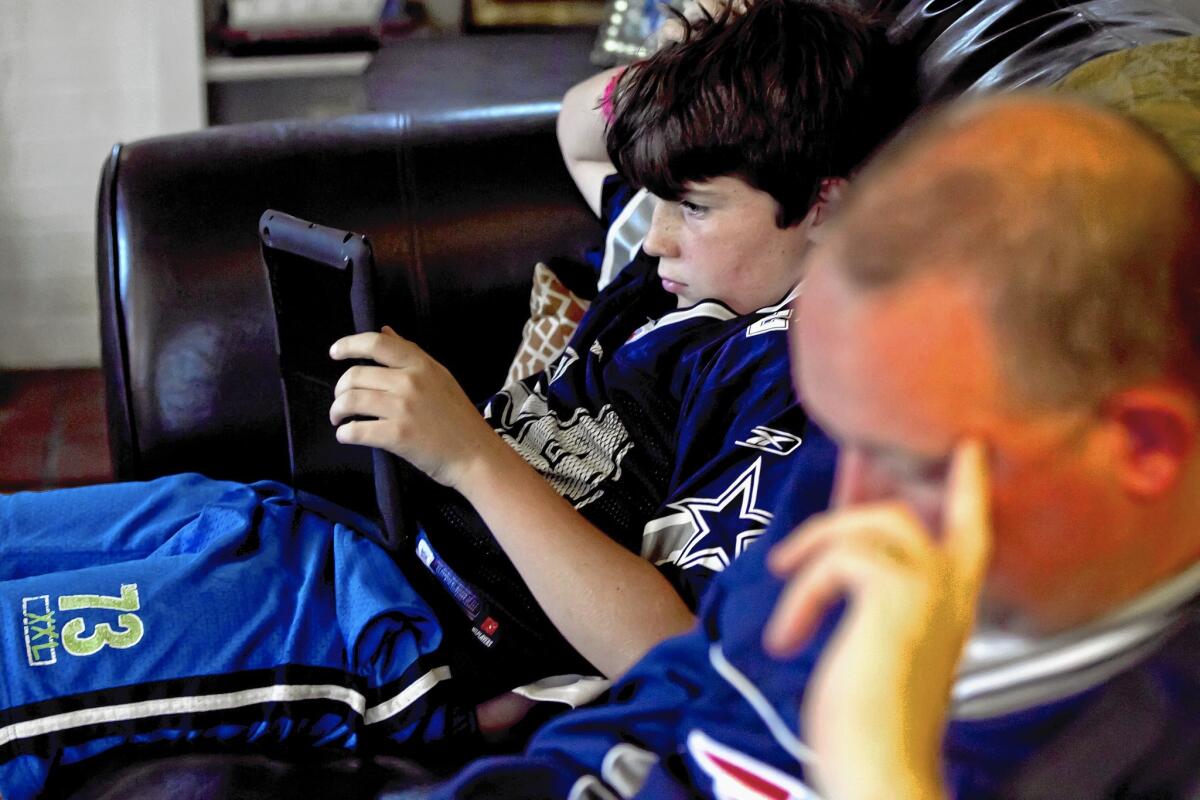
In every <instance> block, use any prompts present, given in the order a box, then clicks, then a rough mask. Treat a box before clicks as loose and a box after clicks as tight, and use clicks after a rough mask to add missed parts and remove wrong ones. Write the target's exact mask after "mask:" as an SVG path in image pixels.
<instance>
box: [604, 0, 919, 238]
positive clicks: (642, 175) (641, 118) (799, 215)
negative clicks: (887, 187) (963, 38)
mask: <svg viewBox="0 0 1200 800" xmlns="http://www.w3.org/2000/svg"><path fill="white" fill-rule="evenodd" d="M746 5H747V7H746V9H745V11H744V12H743V13H733V12H732V11H731V10H730V7H726V8H725V9H724V10H723V11H722V12H721V13H720V14H719V15H718V16H717V17H715V18H713V17H708V16H705V17H702V18H700V19H699V20H696V21H692V22H688V21H684V24H685V27H686V32H685V35H684V37H683V39H682V41H680V42H678V43H675V44H671V45H668V46H666V47H664V48H663V49H661V50H659V51H658V52H657V53H655V54H654V55H653V56H651V57H650V58H648V59H647V60H645V61H642V62H639V63H637V64H634V65H632V66H631V67H630V68H629V69H627V70H626V71H625V72H624V73H623V74H622V75H621V78H620V80H619V81H618V83H617V86H616V90H615V91H614V94H613V112H614V114H613V119H612V122H611V124H610V125H609V128H608V134H607V136H608V139H607V145H608V153H609V156H610V158H611V159H612V162H613V164H615V165H616V167H617V169H618V170H619V171H620V172H621V174H622V175H623V176H624V177H625V178H626V179H627V180H629V181H630V182H632V183H633V184H635V185H637V186H644V187H646V188H647V189H649V190H650V191H651V192H653V193H654V194H656V195H658V196H659V197H662V198H664V199H667V200H678V199H679V198H680V197H681V196H682V195H683V193H684V185H685V184H687V183H688V182H692V181H702V180H706V179H709V178H715V177H719V176H722V175H733V176H736V177H740V178H742V179H743V180H745V181H746V182H747V183H748V184H750V185H751V186H753V187H754V188H756V189H760V190H762V191H765V192H767V193H768V194H770V195H771V196H772V197H774V198H775V200H776V202H777V203H778V205H779V210H778V215H777V218H776V224H777V225H778V226H779V227H780V228H786V227H788V226H790V225H793V224H795V223H797V222H799V221H800V220H802V219H803V218H804V215H805V214H806V213H807V212H808V209H809V207H810V206H811V205H812V204H813V202H814V201H815V200H816V198H817V194H818V191H819V189H820V182H821V180H822V179H823V178H826V177H838V176H843V177H844V176H846V175H848V174H849V173H850V171H851V170H852V169H853V168H854V167H855V166H857V165H858V163H859V162H860V161H862V160H863V159H864V158H865V157H866V156H867V155H868V154H869V153H870V152H871V151H872V150H874V149H875V148H876V147H877V146H878V145H879V144H880V143H881V142H882V141H883V140H884V139H885V138H886V137H887V136H888V135H889V134H890V133H891V132H892V131H893V130H895V129H896V128H897V127H898V126H899V124H900V123H901V121H903V119H904V117H905V116H906V115H907V114H908V113H909V111H910V110H911V109H912V107H913V105H914V102H915V101H914V98H915V89H916V82H915V71H914V69H913V66H912V61H911V59H909V58H908V57H907V55H906V54H905V53H904V52H902V51H900V50H899V49H897V48H894V47H892V46H891V45H889V44H888V42H887V40H886V38H885V36H884V34H883V31H882V29H881V28H880V27H879V26H877V25H876V24H874V23H873V22H871V21H870V20H869V19H867V18H866V17H864V16H863V15H862V14H860V13H859V12H857V11H855V10H853V9H851V8H848V7H846V6H843V5H839V4H837V3H833V2H817V1H816V0H749V2H748V3H747V4H746Z"/></svg>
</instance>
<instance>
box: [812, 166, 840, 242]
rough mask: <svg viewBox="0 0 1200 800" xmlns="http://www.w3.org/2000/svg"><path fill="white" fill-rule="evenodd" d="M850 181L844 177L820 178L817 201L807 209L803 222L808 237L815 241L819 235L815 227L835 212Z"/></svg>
mask: <svg viewBox="0 0 1200 800" xmlns="http://www.w3.org/2000/svg"><path fill="white" fill-rule="evenodd" d="M849 185H850V183H849V181H847V180H846V179H845V178H822V179H821V188H820V190H819V191H818V192H817V201H816V202H815V203H813V204H812V207H811V208H810V209H808V214H807V215H806V216H805V222H807V223H808V230H809V236H808V238H809V239H810V240H811V241H813V242H817V241H819V239H820V235H819V234H818V232H817V230H816V229H817V228H819V227H820V226H821V224H822V223H824V222H825V221H826V220H828V219H829V218H830V216H831V215H833V214H835V213H837V209H838V206H839V205H840V204H841V202H842V197H843V196H844V195H845V194H846V187H847V186H849Z"/></svg>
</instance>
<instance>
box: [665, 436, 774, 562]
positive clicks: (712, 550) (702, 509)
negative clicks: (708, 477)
mask: <svg viewBox="0 0 1200 800" xmlns="http://www.w3.org/2000/svg"><path fill="white" fill-rule="evenodd" d="M761 468H762V459H761V458H756V459H755V460H754V463H753V464H751V465H750V466H749V467H747V468H746V470H745V471H744V472H743V473H742V474H741V475H738V476H737V477H736V478H734V480H733V483H731V484H729V487H728V488H727V489H725V491H723V492H721V494H720V495H718V496H717V497H689V498H688V499H686V500H680V501H679V502H677V503H671V504H669V505H668V506H667V507H668V508H672V509H675V510H677V511H682V512H683V513H685V514H687V515H688V517H689V518H690V520H691V524H692V527H693V528H694V533H692V535H691V538H689V539H688V541H687V544H685V545H684V546H683V549H682V550H681V551H680V553H679V557H678V558H677V559H675V563H676V564H678V565H679V567H680V568H682V569H687V568H688V567H689V566H693V565H695V564H697V563H701V562H710V563H707V564H704V566H708V567H709V568H710V569H715V570H721V569H724V568H725V567H727V566H729V563H730V561H731V559H730V557H729V554H728V553H727V552H726V551H725V548H724V547H722V546H721V545H719V544H718V545H716V546H714V547H708V548H703V549H701V548H700V545H701V544H703V543H704V540H705V538H706V537H707V536H708V534H709V533H711V532H712V526H711V525H710V524H709V517H710V516H711V515H714V514H716V515H726V514H731V512H736V514H737V522H735V523H734V524H738V525H740V524H743V523H752V525H751V526H750V527H744V528H743V529H742V530H741V531H740V532H739V533H737V534H736V536H735V539H734V550H735V552H734V557H735V558H736V557H737V556H739V555H741V553H742V552H743V551H744V550H745V549H746V547H747V546H748V545H749V544H750V543H751V542H753V541H754V540H755V539H757V538H758V537H759V536H761V535H762V534H763V527H764V526H765V525H766V524H767V523H769V522H770V521H771V513H770V512H769V511H764V510H763V509H761V508H758V479H759V473H760V472H761ZM723 527H727V526H723ZM712 562H716V563H712Z"/></svg>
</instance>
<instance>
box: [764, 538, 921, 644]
mask: <svg viewBox="0 0 1200 800" xmlns="http://www.w3.org/2000/svg"><path fill="white" fill-rule="evenodd" d="M903 574H908V573H907V571H906V570H901V571H899V572H898V571H897V568H896V564H895V562H894V561H893V560H892V559H891V558H890V557H889V556H888V555H887V554H885V553H882V552H880V551H878V550H876V549H874V548H873V547H871V546H870V545H869V544H864V543H854V544H850V543H845V544H842V545H841V546H839V547H837V548H832V549H829V550H826V551H824V552H823V553H822V554H821V556H820V557H818V558H816V559H815V560H814V561H813V562H812V563H811V564H809V565H808V568H807V569H806V570H805V571H804V572H803V573H801V574H800V575H798V576H796V577H795V578H793V579H792V580H791V581H790V582H789V583H788V585H787V587H786V588H785V589H784V590H783V593H782V594H781V595H780V596H779V600H778V601H777V602H776V604H775V610H774V611H773V612H771V618H770V619H769V620H767V624H766V627H765V628H764V629H763V647H764V648H765V649H766V650H767V652H768V653H770V654H772V655H775V656H785V655H788V654H790V653H793V652H795V651H796V650H798V649H799V648H800V647H801V646H803V644H804V643H805V642H807V641H808V640H809V639H810V638H811V637H812V635H813V632H814V631H815V630H816V628H817V626H818V625H819V624H820V622H821V620H822V619H824V617H825V614H826V612H828V611H829V609H830V608H831V607H832V606H833V604H834V603H836V602H837V601H838V600H840V599H841V598H843V597H845V598H847V599H848V601H849V602H850V603H853V602H855V600H856V597H858V596H860V595H861V593H862V592H863V591H866V590H873V591H880V592H885V593H886V592H888V589H889V587H890V586H892V585H893V584H894V580H895V578H896V576H898V575H903Z"/></svg>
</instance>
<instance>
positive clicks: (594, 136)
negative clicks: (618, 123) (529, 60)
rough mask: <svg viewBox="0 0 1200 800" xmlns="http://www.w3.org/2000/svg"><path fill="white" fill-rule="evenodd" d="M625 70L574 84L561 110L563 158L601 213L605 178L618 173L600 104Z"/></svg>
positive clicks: (559, 134) (596, 211) (559, 120)
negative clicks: (611, 83) (617, 77)
mask: <svg viewBox="0 0 1200 800" xmlns="http://www.w3.org/2000/svg"><path fill="white" fill-rule="evenodd" d="M621 69H622V68H621V67H615V68H613V69H609V70H605V71H604V72H601V73H599V74H598V75H593V76H592V77H590V78H588V79H587V80H585V81H582V82H581V83H577V84H575V85H574V86H572V87H571V88H570V89H568V90H567V93H566V95H565V96H564V97H563V101H562V110H561V111H559V112H558V147H559V150H561V151H562V157H563V161H564V162H565V163H566V165H567V171H568V172H569V173H571V178H572V179H574V181H575V185H576V186H578V187H579V191H580V193H581V194H582V195H583V198H584V200H586V201H587V204H588V205H589V206H590V207H591V209H592V211H593V212H595V213H596V215H597V216H599V215H600V200H601V189H602V187H603V185H604V179H605V178H606V177H607V176H609V175H611V174H613V173H614V172H616V168H615V167H614V166H613V165H612V162H611V161H610V160H609V158H608V150H607V149H606V148H605V145H604V131H605V119H604V114H603V112H602V111H601V108H600V106H601V101H602V100H603V97H604V91H605V89H606V88H607V87H608V85H609V83H610V82H611V81H612V79H613V78H614V77H615V76H616V75H618V74H620V72H621Z"/></svg>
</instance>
